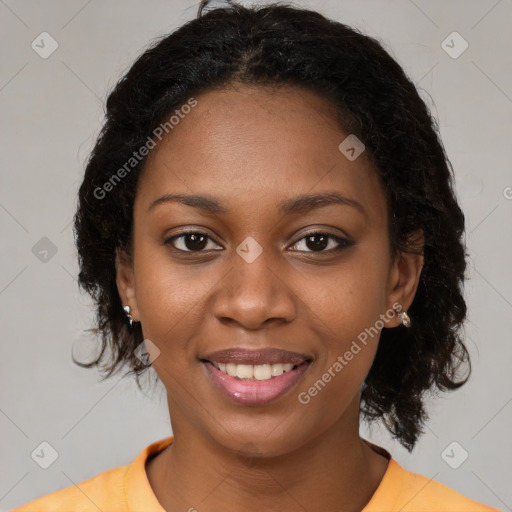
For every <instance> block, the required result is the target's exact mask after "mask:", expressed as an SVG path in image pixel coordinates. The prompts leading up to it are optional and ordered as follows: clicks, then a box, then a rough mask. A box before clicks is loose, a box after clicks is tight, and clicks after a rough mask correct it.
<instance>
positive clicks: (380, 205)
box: [118, 87, 421, 455]
mask: <svg viewBox="0 0 512 512" xmlns="http://www.w3.org/2000/svg"><path fill="white" fill-rule="evenodd" d="M196 100H197V105H196V106H195V107H194V108H191V110H190V112H189V113H188V114H186V115H183V117H182V118H180V120H179V123H178V124H176V125H175V126H174V128H173V129H172V131H171V132H170V133H169V135H168V136H167V137H166V138H164V139H163V140H162V142H161V143H159V144H158V145H157V147H156V148H155V149H153V150H152V151H151V153H150V154H149V156H148V159H147V164H146V168H145V173H144V174H143V176H142V178H141V180H140V183H139V187H138V190H137V196H136V200H135V205H134V254H133V262H132V263H133V267H132V266H131V264H126V263H125V264H123V263H122V262H121V261H120V260H119V266H118V287H119V291H120V295H121V297H122V299H123V304H125V305H126V304H129V305H130V306H131V308H132V311H131V314H132V316H133V317H134V318H135V320H137V321H140V322H141V325H142V330H143V335H144V338H145V339H146V340H151V342H152V343H153V344H154V345H156V346H157V347H158V349H159V350H160V354H159V356H158V357H157V358H156V359H155V360H154V362H153V366H154V369H155V371H156V372H157V374H158V376H159V378H160V379H161V381H162V383H163V384H164V385H165V387H166V389H167V394H168V402H169V408H170V414H171V419H172V422H173V430H174V433H175V435H178V432H180V431H186V432H189V433H190V432H194V433H197V434H202V435H206V436H209V437H210V438H213V439H214V440H215V441H216V442H218V443H219V444H221V445H223V446H225V447H227V448H230V449H233V450H241V449H242V450H243V447H244V446H251V447H253V449H254V450H256V451H258V452H260V453H265V454H269V455H271V454H273V455H278V454H283V453H287V452H290V451H292V450H295V449H299V448H300V447H301V446H304V445H305V443H306V442H308V441H310V440H311V439H313V438H316V437H317V436H319V435H321V434H322V433H323V432H326V431H327V430H328V429H332V428H340V429H344V430H345V431H347V432H348V431H349V430H350V431H351V432H353V431H354V429H356V430H357V425H358V414H359V400H360V388H361V385H362V382H363V381H364V379H365V377H366V375H367V373H368V371H369V369H370V367H371V364H372V361H373V359H374V356H375V352H376V349H377V343H378V338H379V335H380V330H381V329H382V325H383V323H385V324H386V326H387V327H390V328H391V327H396V326H397V325H398V324H399V320H398V319H397V318H396V316H392V315H391V308H392V305H393V304H394V303H396V302H400V303H401V304H402V305H403V307H404V308H407V307H408V306H409V305H410V303H411V302H412V298H413V295H414V292H415V289H416V279H417V277H418V275H419V271H421V269H420V268H419V267H418V265H417V264H416V263H414V262H413V260H412V259H411V260H407V259H403V260H401V261H398V260H396V261H394V260H392V259H391V256H390V246H389V239H388V218H387V214H386V212H387V209H386V208H387V207H386V198H385V195H384V192H383V190H382V189H381V186H380V185H379V182H378V180H377V175H376V173H375V170H374V169H373V168H372V166H371V164H370V163H369V161H368V160H367V158H366V155H365V153H364V152H363V153H362V154H361V155H360V156H359V157H357V158H355V159H353V155H352V153H354V152H352V151H350V150H349V151H348V152H347V151H345V152H342V151H341V150H340V149H339V148H338V146H339V145H340V143H342V142H343V141H344V140H345V139H346V138H347V136H348V135H349V133H344V132H343V131H341V129H340V128H339V127H338V126H337V124H336V122H335V121H334V119H333V118H332V115H331V114H330V110H329V108H330V107H329V104H328V103H327V102H326V101H325V100H324V99H322V98H321V97H319V96H317V95H315V94H314V93H311V92H307V91H303V90H299V89H295V88H291V87H285V88H280V89H275V90H271V89H268V88H262V87H258V88H248V87H240V88H239V89H237V90H235V89H229V90H219V91H211V92H208V93H205V94H203V95H201V96H198V97H197V98H196ZM349 140H350V139H349ZM346 144H348V142H347V143H346ZM357 149H358V148H356V150H357ZM347 155H348V156H350V157H351V158H350V159H349V158H348V157H347ZM354 155H356V156H357V153H354ZM171 194H172V195H176V194H179V195H181V196H183V197H185V198H186V197H190V196H202V197H204V198H207V199H204V200H199V199H197V198H196V199H194V200H192V199H188V200H187V202H188V204H184V202H180V201H177V200H171V199H170V198H168V200H164V199H162V198H164V197H165V196H166V195H171ZM317 195H318V196H320V195H323V196H327V197H328V198H330V200H329V201H327V200H325V199H323V200H322V199H317V200H314V199H313V200H310V201H299V198H302V197H304V196H317ZM336 198H337V199H336ZM340 198H341V199H340ZM213 202H215V207H213ZM194 204H195V206H194ZM185 232H192V235H185ZM315 233H320V234H319V235H318V234H317V235H315V236H313V235H314V234H315ZM414 261H416V260H414ZM132 271H133V273H132ZM399 328H404V327H399ZM365 329H366V331H365ZM365 332H366V336H365V335H364V333H365ZM372 334H373V336H372ZM363 339H365V342H363ZM357 347H358V348H359V350H358V348H357ZM226 349H239V351H235V352H232V353H225V354H218V355H215V354H213V353H214V352H217V351H224V350H226ZM264 349H278V350H283V351H287V352H286V353H279V352H276V353H272V354H270V353H269V352H265V350H264ZM246 351H247V352H246ZM288 352H293V353H296V354H298V356H297V355H296V358H295V359H293V358H292V357H291V354H288ZM350 354H351V355H350ZM250 356H255V358H254V359H251V358H250ZM207 361H210V362H207ZM230 361H231V363H229V362H230ZM342 361H343V362H342ZM212 362H213V363H223V362H224V363H226V364H227V363H229V366H226V370H227V371H229V370H230V371H231V372H232V373H233V372H239V373H238V374H237V375H238V376H239V377H240V376H244V375H245V376H246V377H249V376H250V378H251V380H250V381H249V380H243V379H240V378H239V377H236V376H229V375H228V374H226V373H225V372H224V371H222V370H223V369H224V367H223V365H222V364H220V365H218V366H220V367H221V369H217V368H214V366H213V365H212V364H211V363H212ZM249 362H253V363H259V364H258V365H257V366H258V368H256V370H254V368H253V366H251V365H248V364H244V365H242V366H237V363H249ZM286 362H288V363H289V366H288V367H286V366H282V367H281V366H280V365H279V364H280V363H286ZM336 362H337V363H338V364H336ZM265 363H267V365H265ZM271 363H272V364H273V365H271ZM291 365H294V366H296V365H300V366H298V367H297V368H296V369H293V370H291V371H289V372H285V373H283V374H282V375H280V374H281V373H282V372H283V371H284V370H286V369H287V368H289V367H290V366H291ZM245 372H248V373H245ZM272 372H273V373H274V376H272ZM269 377H270V378H269ZM252 379H255V380H252ZM315 383H316V384H315ZM315 390H316V392H315Z"/></svg>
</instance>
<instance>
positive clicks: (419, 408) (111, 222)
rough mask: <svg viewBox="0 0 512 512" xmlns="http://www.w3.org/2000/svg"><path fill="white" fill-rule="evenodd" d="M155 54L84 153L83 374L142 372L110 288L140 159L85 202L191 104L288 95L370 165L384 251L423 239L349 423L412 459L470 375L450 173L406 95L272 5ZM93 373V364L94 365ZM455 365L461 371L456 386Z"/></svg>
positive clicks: (229, 14) (354, 43) (345, 43)
mask: <svg viewBox="0 0 512 512" xmlns="http://www.w3.org/2000/svg"><path fill="white" fill-rule="evenodd" d="M206 4H207V2H205V1H203V2H202V3H201V5H200V9H199V13H198V16H197V18H196V19H193V20H191V21H189V22H187V23H186V24H184V25H183V26H181V27H180V28H178V29H177V30H176V31H174V32H173V33H171V34H170V35H167V36H165V37H163V38H161V39H159V40H158V41H156V42H155V43H154V44H153V45H152V46H151V47H149V48H148V49H147V50H146V51H145V52H144V53H143V54H142V55H141V56H140V57H139V58H138V59H137V60H136V62H135V63H134V64H133V66H132V67H131V69H130V70H129V71H128V72H127V73H126V75H125V76H124V77H122V78H121V80H120V81H119V82H118V83H117V85H116V86H115V88H114V90H113V91H112V93H111V94H110V95H109V96H108V100H107V103H106V120H105V124H104V126H103V128H102V131H101V133H100V135H99V137H98V139H97V141H96V144H95V147H94V149H93V150H92V152H91V155H90V157H89V160H88V162H87V167H86V170H85V176H84V180H83V183H82V185H81V186H80V190H79V195H78V207H77V211H76V214H75V218H74V234H75V242H76V246H77V249H78V259H79V265H80V273H79V286H80V287H81V288H82V289H84V290H85V291H87V292H88V293H89V294H90V295H91V297H92V298H93V300H94V303H95V308H96V324H95V325H96V327H95V328H94V329H90V331H93V332H94V333H96V334H97V335H99V336H100V338H101V351H100V352H99V354H97V357H96V359H95V360H94V361H92V362H89V363H87V364H85V363H80V362H78V361H76V360H75V359H74V358H73V360H74V362H75V363H76V364H79V365H80V366H83V367H87V368H89V367H91V366H97V367H98V368H100V370H101V372H102V373H103V374H104V375H106V376H105V377H104V378H108V377H110V375H112V374H113V373H114V372H116V371H117V370H118V369H119V367H123V366H125V365H127V366H128V367H129V371H128V372H127V374H135V376H136V380H137V384H138V386H139V388H140V384H139V376H140V375H141V374H143V373H145V370H146V368H147V367H148V366H146V365H145V364H144V363H142V362H141V361H140V360H139V359H138V358H137V357H136V356H135V355H134V350H135V349H136V348H137V346H138V345H139V344H140V343H141V342H142V341H143V335H142V330H141V327H140V324H134V326H133V328H130V327H129V326H128V324H127V321H126V317H125V313H124V311H123V307H122V304H121V300H120V297H119V294H118V289H117V286H116V266H115V256H116V250H117V249H118V248H121V249H124V250H125V251H126V252H127V253H128V254H130V253H131V250H132V248H133V247H132V244H133V239H132V227H133V219H132V216H133V204H134V199H135V194H136V189H137V183H138V179H139V177H140V174H141V172H142V170H143V168H144V162H145V159H144V158H142V159H140V161H137V162H136V165H133V169H132V170H131V171H130V172H128V173H125V174H126V176H125V177H124V178H123V180H122V181H121V182H120V183H116V184H115V186H110V189H109V193H108V196H107V197H106V198H105V197H103V195H104V194H103V193H102V194H99V193H98V191H99V190H106V187H105V188H103V189H102V187H104V185H105V184H106V183H107V182H108V181H109V180H110V179H111V178H112V176H113V175H114V174H115V173H116V171H117V170H118V169H120V168H122V167H123V165H124V164H125V163H126V162H127V161H129V160H130V158H132V157H133V154H134V152H136V151H137V150H138V149H139V148H141V147H142V146H144V144H145V143H146V142H147V140H148V136H149V135H151V134H152V133H153V131H154V130H155V129H156V128H157V127H158V126H159V125H160V124H161V123H162V122H163V121H164V120H165V119H166V118H167V117H168V116H169V115H170V114H172V113H173V112H174V111H175V110H176V109H177V108H179V107H180V106H182V105H184V104H185V103H186V102H187V100H189V99H190V98H191V97H192V96H193V95H194V96H197V95H199V94H200V93H201V92H203V91H207V90H210V89H213V88H222V87H225V86H227V85H229V84H232V83H241V84H250V85H276V86H279V85H292V86H296V87H302V88H306V89H308V90H311V91H314V92H316V93H318V94H320V95H322V96H323V97H325V98H327V99H328V100H329V101H330V102H331V103H332V105H333V106H334V107H335V109H336V112H337V114H338V116H339V122H340V126H342V127H343V128H344V129H345V130H346V132H347V133H353V134H355V135H356V136H357V137H358V138H359V139H361V140H362V141H363V142H364V144H365V146H366V152H365V154H367V155H368V156H369V157H370V158H371V159H372V161H373V162H374V164H375V167H376V169H377V171H378V174H379V176H380V180H381V183H382V184H383V187H384V190H385V193H386V195H387V201H388V207H389V211H388V214H389V219H390V222H389V226H390V227H389V237H390V242H391V247H392V251H393V252H395V251H405V252H414V250H415V249H414V246H415V244H414V243H412V242H414V241H411V239H410V237H411V233H413V232H415V231H416V230H418V229H421V230H422V231H423V235H424V247H423V256H424V266H423V270H422V273H421V276H420V280H419V285H418V288H417V292H416V295H415V298H414V301H413V303H412V305H411V307H410V309H409V314H410V316H411V318H412V320H413V321H412V326H411V327H410V328H408V329H406V328H397V329H383V330H382V333H381V337H380V342H379V346H378V350H377V354H376V357H375V360H374V362H373V365H372V367H371V369H370V372H369V374H368V375H367V378H366V381H365V384H366V385H365V386H364V387H363V391H362V397H361V414H362V416H363V418H364V419H365V420H367V421H369V422H373V421H375V420H377V419H382V420H383V422H384V424H385V426H386V427H387V428H388V430H389V431H390V432H391V434H392V435H393V437H394V438H396V439H398V440H399V442H400V443H401V444H402V445H403V446H404V447H406V448H407V449H408V450H409V451H412V449H413V448H414V445H415V444H416V441H417V439H418V437H419V436H420V435H421V434H422V433H423V429H422V426H423V425H424V423H425V422H426V420H427V419H428V414H427V412H426V409H425V405H424V399H425V394H426V393H427V392H428V391H437V390H441V391H447V390H453V389H456V388H458V387H460V386H461V385H463V384H464V383H465V382H466V381H467V379H468V378H469V375H470V374H471V362H470V359H469V353H468V351H467V349H466V347H465V345H464V343H463V339H462V336H461V331H462V330H463V329H462V328H463V321H464V319H465V317H466V303H465V300H464V298H463V283H464V279H465V271H466V256H467V254H466V247H465V241H464V239H463V236H464V214H463V212H462V211H461V209H460V207H459V205H458V203H457V199H456V196H455V192H454V186H453V179H454V178H453V168H452V165H451V163H450V162H449V160H448V158H447V156H446V153H445V150H444V147H443V144H442V142H441V139H440V137H439V135H438V133H439V128H438V124H437V121H436V120H435V119H434V118H433V117H432V116H431V114H430V113H429V111H428V108H427V106H426V105H425V103H424V101H423V100H422V99H421V98H420V96H419V94H418V91H417V89H416V87H415V86H414V84H413V83H412V82H411V81H410V80H409V78H408V77H407V76H406V75H405V73H404V71H403V69H402V68H401V67H400V65H399V64H398V63H397V62H396V61H395V60H394V59H393V58H392V57H391V56H390V55H389V54H388V53H387V51H386V50H385V49H384V47H383V46H382V44H381V43H379V42H378V41H377V40H376V39H373V38H371V37H368V36H366V35H364V34H362V33H361V32H359V31H358V30H356V29H354V28H351V27H349V26H347V25H344V24H342V23H339V22H336V21H332V20H329V19H327V18H325V17H324V16H322V15H321V14H319V13H317V12H315V11H311V10H308V9H304V8H300V7H294V6H290V5H283V4H273V5H266V6H259V7H251V8H248V7H243V6H240V5H228V6H225V7H222V8H216V9H210V10H208V11H207V10H205V9H204V7H205V6H206ZM105 360H106V362H105V364H103V365H102V362H104V361H105ZM461 365H463V366H464V367H465V369H466V370H467V375H466V377H465V378H464V379H463V380H460V381H458V380H457V379H458V377H457V373H458V370H459V369H460V367H461Z"/></svg>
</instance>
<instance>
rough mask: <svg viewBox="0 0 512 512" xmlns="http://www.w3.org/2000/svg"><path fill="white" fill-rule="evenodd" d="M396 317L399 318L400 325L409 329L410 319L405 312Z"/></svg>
mask: <svg viewBox="0 0 512 512" xmlns="http://www.w3.org/2000/svg"><path fill="white" fill-rule="evenodd" d="M398 316H399V317H400V320H401V321H402V324H403V325H405V327H411V318H410V316H409V315H408V314H407V313H406V312H405V311H402V312H401V313H398Z"/></svg>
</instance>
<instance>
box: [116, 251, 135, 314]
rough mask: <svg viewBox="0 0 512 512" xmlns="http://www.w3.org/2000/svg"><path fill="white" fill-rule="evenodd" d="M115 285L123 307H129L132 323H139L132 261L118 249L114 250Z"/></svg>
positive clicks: (124, 252)
mask: <svg viewBox="0 0 512 512" xmlns="http://www.w3.org/2000/svg"><path fill="white" fill-rule="evenodd" d="M116 284H117V291H118V292H119V297H120V298H121V302H122V304H123V307H124V306H130V315H131V316H132V317H133V320H134V321H136V322H139V310H138V307H137V296H136V293H135V279H134V275H133V264H132V259H131V257H130V256H129V255H128V254H127V253H126V251H123V250H122V249H119V248H118V249H117V250H116Z"/></svg>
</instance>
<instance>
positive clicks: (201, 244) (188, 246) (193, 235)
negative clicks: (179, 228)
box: [165, 231, 213, 252]
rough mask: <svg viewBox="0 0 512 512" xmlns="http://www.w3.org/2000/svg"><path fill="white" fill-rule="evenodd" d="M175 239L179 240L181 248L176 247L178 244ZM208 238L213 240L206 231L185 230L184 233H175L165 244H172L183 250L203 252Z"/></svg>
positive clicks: (178, 248)
mask: <svg viewBox="0 0 512 512" xmlns="http://www.w3.org/2000/svg"><path fill="white" fill-rule="evenodd" d="M180 239H183V240H180ZM175 240H176V241H179V244H180V245H181V248H180V247H176V245H178V244H175V243H174V241H175ZM208 240H210V241H212V242H213V240H212V239H211V238H210V237H209V236H208V235H207V234H206V233H203V232H201V231H184V232H183V233H180V234H179V235H175V236H173V237H171V238H169V239H168V240H166V241H165V244H170V245H172V246H173V247H174V248H175V249H177V250H178V251H181V252H202V251H203V250H204V249H205V247H207V245H208ZM183 247H184V248H183Z"/></svg>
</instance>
